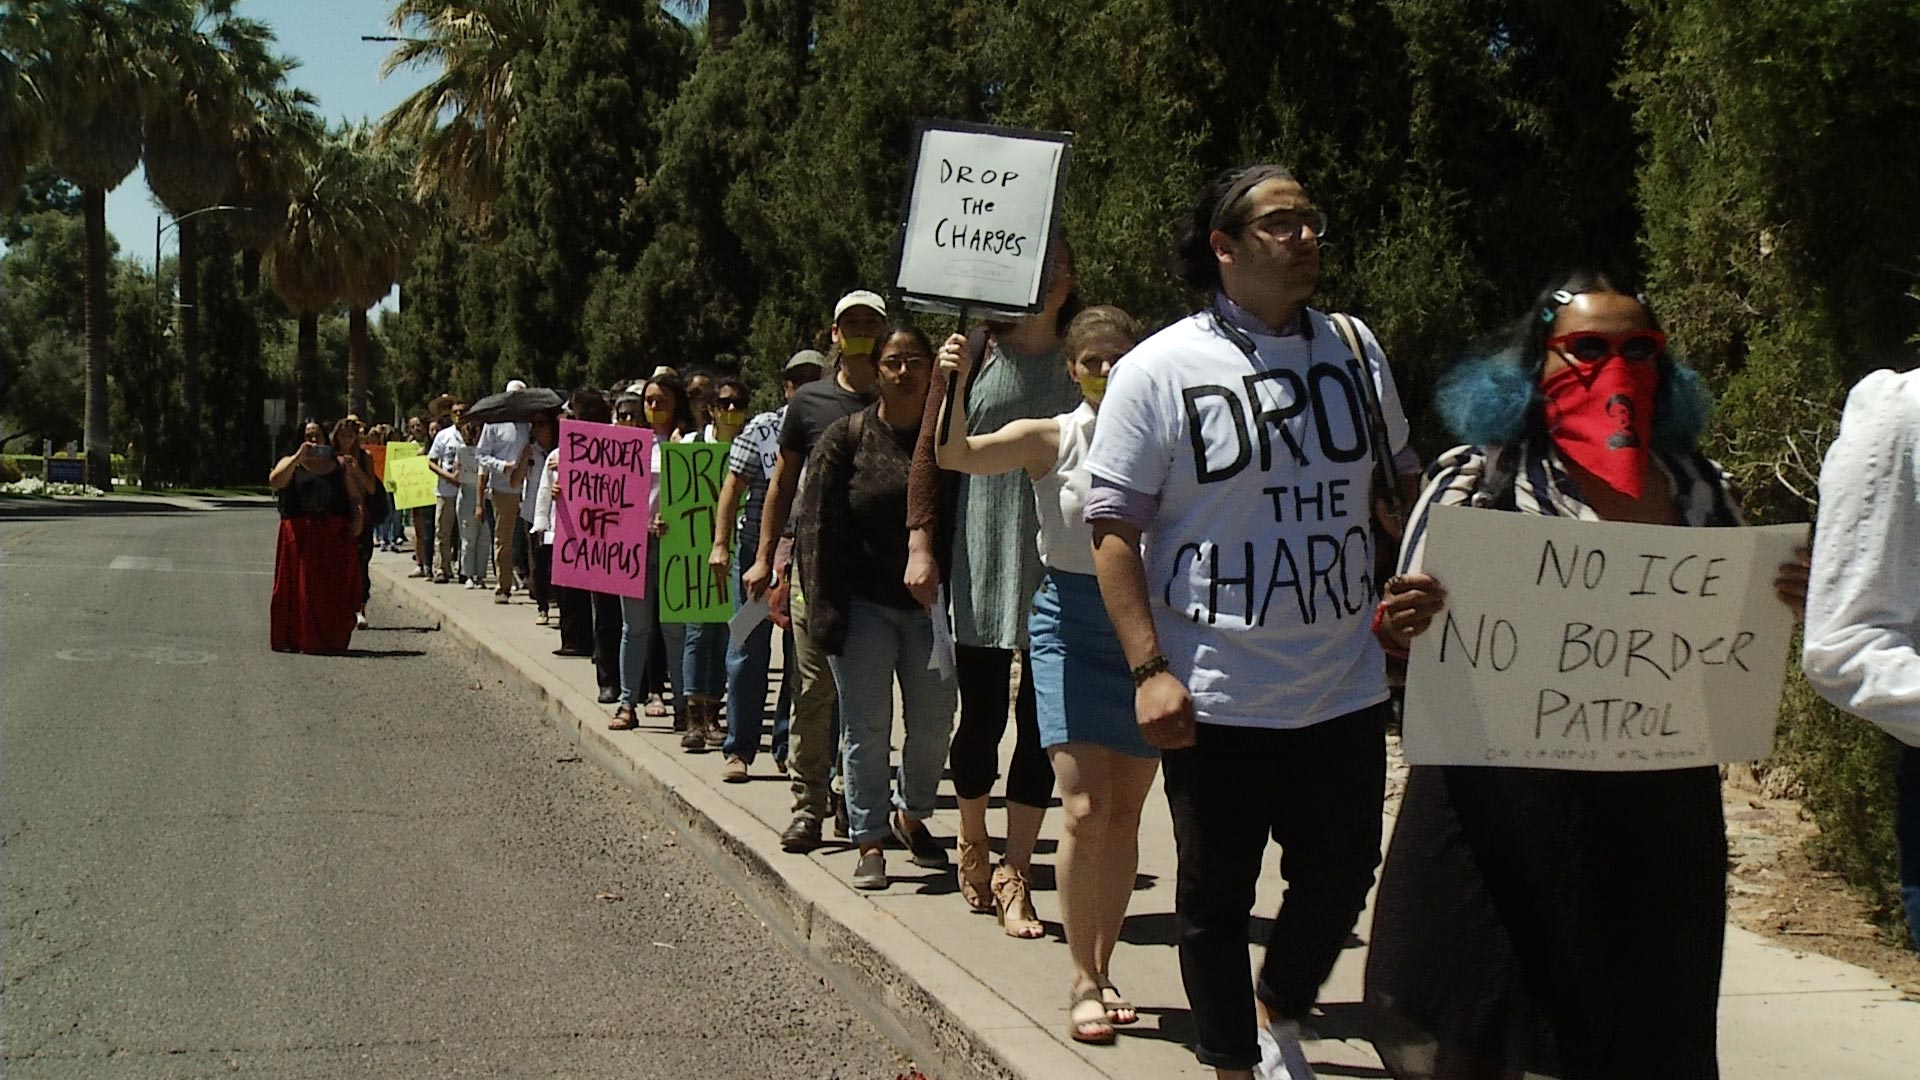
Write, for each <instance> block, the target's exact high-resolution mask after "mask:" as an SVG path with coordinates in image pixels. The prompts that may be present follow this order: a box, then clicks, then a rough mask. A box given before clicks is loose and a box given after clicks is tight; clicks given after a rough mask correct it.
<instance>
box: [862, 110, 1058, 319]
mask: <svg viewBox="0 0 1920 1080" xmlns="http://www.w3.org/2000/svg"><path fill="white" fill-rule="evenodd" d="M1071 143H1072V136H1071V135H1068V134H1066V133H1065V132H1051V131H1022V130H1020V129H1017V128H1002V127H989V126H986V125H983V124H963V123H957V122H949V121H932V120H926V121H921V123H920V125H919V127H918V128H917V129H916V131H915V133H914V161H913V168H912V170H911V171H910V172H909V173H908V176H907V183H908V187H907V207H906V227H905V229H904V230H902V233H901V238H900V274H899V277H898V278H897V279H896V280H895V282H894V284H895V287H896V288H897V289H898V291H899V292H900V293H901V295H902V296H904V297H905V298H906V299H907V301H908V303H910V304H913V305H914V306H916V307H926V308H935V309H944V310H952V309H959V308H978V309H988V310H993V311H1000V312H1034V311H1038V310H1040V307H1041V303H1042V300H1043V299H1044V295H1043V293H1042V289H1044V288H1045V284H1044V282H1045V278H1046V273H1047V248H1048V245H1049V243H1050V242H1051V241H1052V239H1053V233H1054V229H1055V227H1056V225H1057V224H1058V221H1059V215H1060V200H1061V195H1062V194H1063V192H1064V191H1065V189H1066V178H1067V159H1068V156H1069V149H1070V146H1071Z"/></svg>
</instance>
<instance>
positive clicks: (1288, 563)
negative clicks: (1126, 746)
mask: <svg viewBox="0 0 1920 1080" xmlns="http://www.w3.org/2000/svg"><path fill="white" fill-rule="evenodd" d="M1325 221H1326V219H1325V216H1324V215H1323V214H1321V213H1320V211H1319V210H1317V209H1315V208H1314V206H1313V203H1312V200H1311V199H1310V198H1309V196H1308V195H1307V192H1306V190H1305V189H1304V188H1303V187H1302V186H1301V185H1300V183H1299V182H1298V181H1296V180H1295V179H1294V178H1293V177H1292V175H1291V174H1289V173H1288V172H1287V171H1286V170H1284V169H1282V168H1280V167H1278V166H1271V165H1267V166H1255V167H1252V168H1248V169H1238V170H1233V171H1230V172H1227V173H1223V174H1222V175H1221V176H1219V177H1216V178H1215V179H1214V181H1213V182H1212V183H1210V184H1209V185H1208V186H1207V187H1206V188H1205V189H1204V190H1203V191H1202V192H1201V195H1200V198H1199V200H1198V203H1197V205H1196V206H1195V207H1194V209H1193V211H1192V216H1191V218H1190V219H1189V221H1188V222H1187V223H1186V224H1185V227H1184V229H1183V234H1182V238H1181V245H1180V248H1179V264H1180V266H1179V268H1180V270H1181V273H1182V276H1183V277H1185V278H1186V280H1187V282H1188V284H1189V285H1191V286H1193V287H1194V288H1195V289H1196V290H1197V291H1199V292H1201V293H1203V294H1206V295H1207V296H1208V303H1207V306H1206V307H1204V308H1203V309H1201V310H1200V311H1199V312H1198V313H1196V314H1194V315H1191V316H1188V317H1187V318H1185V319H1181V320H1179V321H1178V322H1175V323H1173V324H1172V325H1170V326H1168V327H1167V328H1165V329H1164V330H1161V331H1160V332H1159V333H1157V334H1155V335H1154V336H1152V337H1150V338H1148V339H1147V340H1146V341H1144V342H1142V343H1141V344H1140V345H1138V346H1137V347H1135V348H1134V350H1133V351H1132V352H1130V353H1128V354H1127V357H1126V360H1125V362H1123V363H1121V364H1119V365H1118V366H1116V367H1115V368H1114V371H1113V374H1112V376H1111V380H1110V381H1109V383H1108V386H1107V394H1106V397H1105V399H1104V400H1103V401H1102V402H1101V407H1100V424H1099V427H1098V428H1097V429H1096V430H1095V433H1094V438H1093V446H1092V449H1091V451H1090V453H1089V457H1088V459H1087V467H1088V469H1089V471H1090V472H1091V473H1092V474H1093V478H1094V486H1093V490H1092V492H1091V495H1090V497H1089V500H1088V504H1087V510H1086V516H1087V520H1088V522H1089V523H1091V525H1092V526H1093V534H1094V560H1095V566H1096V568H1097V570H1098V574H1099V578H1100V590H1101V594H1102V596H1103V598H1104V599H1105V601H1106V605H1107V610H1108V612H1109V613H1110V614H1111V615H1112V617H1113V624H1114V629H1115V631H1116V633H1117V634H1118V635H1119V638H1120V643H1121V645H1122V647H1123V648H1124V649H1125V650H1126V655H1127V663H1128V664H1129V665H1132V666H1133V669H1134V682H1135V685H1136V686H1137V687H1138V689H1137V691H1136V695H1135V713H1136V718H1137V720H1138V721H1139V723H1140V726H1141V729H1142V733H1143V734H1144V735H1146V737H1147V739H1148V741H1150V742H1152V743H1153V744H1154V745H1156V746H1159V747H1160V748H1161V749H1162V750H1163V751H1165V754H1164V756H1163V758H1162V762H1163V765H1164V768H1165V770H1166V792H1167V801H1168V804H1169V805H1170V807H1171V809H1172V812H1173V819H1174V839H1175V843H1176V845H1177V847H1178V851H1179V878H1178V884H1177V887H1176V890H1175V910H1176V918H1177V920H1178V929H1179V947H1180V968H1181V973H1182V975H1183V978H1184V981H1185V984H1186V990H1187V997H1188V1000H1189V1001H1190V1002H1191V1004H1192V1006H1193V1016H1194V1023H1195V1028H1196V1032H1197V1035H1198V1038H1197V1040H1196V1042H1197V1046H1196V1054H1197V1056H1198V1057H1199V1059H1200V1061H1201V1062H1202V1063H1203V1064H1207V1065H1211V1066H1213V1067H1214V1068H1215V1069H1216V1070H1217V1071H1218V1072H1219V1075H1220V1076H1222V1077H1240V1076H1251V1075H1252V1072H1251V1070H1252V1069H1253V1068H1254V1067H1255V1065H1256V1063H1259V1065H1260V1068H1261V1069H1262V1070H1263V1072H1262V1075H1265V1076H1283V1075H1291V1076H1293V1077H1295V1078H1298V1077H1300V1076H1302V1075H1311V1070H1310V1068H1309V1067H1308V1066H1307V1065H1306V1061H1305V1058H1304V1056H1303V1055H1302V1054H1301V1052H1300V1048H1299V1042H1298V1031H1299V1027H1298V1022H1299V1020H1300V1019H1301V1018H1303V1017H1304V1016H1305V1015H1306V1014H1307V1013H1308V1012H1309V1011H1310V1010H1311V1009H1312V1007H1313V1004H1314V1001H1315V999H1316V997H1317V995H1318V993H1319V988H1320V984H1321V983H1322V982H1324V981H1325V980H1326V977H1327V975H1328V973H1329V972H1330V971H1331V970H1332V968H1333V963H1334V960H1335V959H1336V958H1337V957H1338V956H1339V954H1340V950H1341V949H1342V948H1343V947H1344V946H1345V944H1346V940H1347V937H1348V935H1349V933H1350V932H1351V931H1352V928H1353V924H1354V920H1355V919H1356V918H1358V916H1359V914H1360V910H1361V908H1362V906H1363V905H1364V903H1365V901H1366V895H1367V890H1368V889H1369V888H1370V887H1371V886H1372V884H1373V871H1374V867H1375V866H1376V865H1377V864H1378V862H1379V857H1380V823H1381V803H1382V797H1383V792H1384V790H1385V780H1386V746H1385V739H1386V731H1385V729H1386V720H1387V715H1388V710H1389V705H1388V703H1387V681H1386V670H1385V657H1384V655H1383V654H1382V653H1381V651H1380V647H1379V645H1378V644H1377V643H1376V642H1375V641H1374V638H1373V634H1372V633H1371V631H1370V621H1371V618H1372V615H1373V611H1374V605H1375V602H1376V600H1377V598H1378V595H1377V594H1378V588H1377V583H1376V582H1375V581H1374V580H1373V578H1374V559H1373V549H1374V534H1373V531H1372V526H1373V520H1374V516H1375V512H1374V505H1375V495H1376V492H1374V490H1373V486H1374V485H1373V476H1374V473H1375V468H1376V465H1375V463H1376V460H1377V458H1378V457H1379V456H1380V453H1379V451H1377V450H1376V449H1375V448H1376V446H1379V445H1381V444H1385V445H1387V446H1390V447H1391V448H1392V451H1393V452H1395V454H1394V456H1395V459H1396V462H1397V464H1398V468H1397V469H1396V470H1395V475H1396V476H1397V475H1399V474H1400V473H1402V472H1407V471H1411V472H1413V473H1417V472H1418V468H1419V462H1418V459H1417V458H1411V456H1410V455H1407V454H1405V453H1404V452H1403V451H1404V448H1405V446H1406V443H1407V423H1406V418H1405V416H1404V415H1403V414H1402V412H1401V408H1400V400H1399V394H1398V392H1397V390H1396V389H1395V387H1394V383H1393V378H1392V375H1391V374H1390V373H1389V371H1388V369H1387V363H1386V357H1385V355H1384V354H1383V353H1382V351H1381V349H1380V346H1379V344H1378V342H1376V341H1375V340H1374V339H1373V336H1372V334H1371V332H1369V331H1368V330H1367V329H1366V328H1365V327H1364V326H1360V325H1359V324H1357V323H1356V324H1355V329H1356V331H1357V336H1358V338H1359V341H1360V344H1361V349H1360V351H1361V352H1362V353H1363V354H1365V355H1364V356H1362V357H1355V356H1354V355H1353V354H1352V352H1351V351H1349V350H1348V348H1347V347H1346V346H1345V345H1344V344H1342V342H1341V339H1340V337H1339V335H1338V334H1337V333H1336V332H1335V330H1334V328H1333V326H1332V324H1331V323H1330V322H1329V320H1328V317H1327V316H1326V315H1324V314H1322V313H1320V312H1317V311H1313V310H1311V309H1309V308H1308V307H1307V306H1306V301H1307V298H1308V297H1309V296H1311V295H1312V293H1313V290H1314V287H1315V285H1316V283H1317V280H1318V277H1319V267H1320V261H1319V241H1320V237H1321V235H1322V234H1323V232H1324V229H1325ZM1363 379H1365V380H1367V381H1368V383H1370V384H1371V392H1369V387H1368V386H1367V385H1366V384H1363V383H1362V380H1363ZM1376 416H1378V417H1379V418H1380V419H1379V420H1378V421H1375V420H1374V419H1372V418H1373V417H1376ZM1412 479H1413V478H1412V477H1409V478H1408V480H1409V482H1411V480H1412ZM1269 838H1271V839H1272V840H1275V841H1278V842H1279V843H1280V844H1281V846H1282V847H1283V848H1284V850H1285V855H1284V857H1283V859H1282V861H1281V869H1282V872H1283V873H1284V874H1285V876H1286V879H1287V893H1286V900H1285V902H1284V904H1283V905H1282V906H1281V909H1280V911H1279V913H1278V915H1277V916H1276V917H1275V918H1274V921H1273V926H1272V929H1271V931H1270V933H1269V935H1268V940H1267V950H1266V959H1265V962H1264V964H1263V966H1262V969H1261V974H1260V979H1259V982H1258V985H1257V987H1254V988H1252V989H1253V991H1254V992H1252V993H1250V992H1249V989H1250V988H1249V986H1248V980H1247V974H1246V972H1247V968H1246V957H1247V954H1246V945H1247V941H1246V928H1247V916H1248V914H1249V911H1250V909H1251V907H1252V904H1253V898H1254V887H1255V884H1256V883H1257V882H1258V880H1259V877H1260V865H1261V862H1262V860H1263V859H1264V857H1265V854H1266V845H1267V843H1268V840H1269ZM1256 1001H1257V1004H1256ZM1256 1010H1257V1011H1258V1021H1257V1022H1256ZM1285 1066H1290V1067H1291V1070H1292V1071H1291V1072H1290V1073H1289V1072H1286V1071H1283V1067H1285Z"/></svg>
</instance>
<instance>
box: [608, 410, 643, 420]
mask: <svg viewBox="0 0 1920 1080" xmlns="http://www.w3.org/2000/svg"><path fill="white" fill-rule="evenodd" d="M639 415H640V414H639V413H637V412H634V411H633V410H632V409H621V410H620V411H619V412H616V413H614V414H613V418H614V419H615V420H632V419H635V418H637V417H638V416H639Z"/></svg>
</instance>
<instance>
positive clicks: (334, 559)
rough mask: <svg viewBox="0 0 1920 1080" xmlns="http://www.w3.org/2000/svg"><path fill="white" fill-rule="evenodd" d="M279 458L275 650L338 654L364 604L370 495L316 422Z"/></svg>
mask: <svg viewBox="0 0 1920 1080" xmlns="http://www.w3.org/2000/svg"><path fill="white" fill-rule="evenodd" d="M300 433H301V441H300V445H299V446H297V447H295V448H294V450H293V452H292V453H290V454H288V455H286V456H285V457H283V458H281V459H280V460H279V461H278V462H277V463H275V465H274V467H273V469H272V471H270V472H269V473H268V474H267V483H268V485H270V486H271V487H272V488H273V490H274V494H275V499H276V502H277V503H278V505H279V509H280V534H279V539H278V541H277V542H276V548H275V552H274V560H273V604H272V608H271V612H270V615H269V623H268V625H269V631H268V632H269V640H270V643H271V645H272V646H273V650H274V651H275V652H299V653H337V652H342V651H344V650H345V649H346V647H347V643H348V642H350V641H351V640H353V630H354V613H355V612H356V611H357V610H358V609H359V606H360V553H359V550H358V548H357V545H356V543H355V538H356V537H358V536H359V535H360V532H361V530H362V528H363V527H364V526H365V523H366V519H365V513H366V512H365V509H364V499H365V492H364V491H363V490H362V489H361V487H360V484H359V482H358V480H357V479H356V476H355V470H353V469H351V468H347V467H343V466H342V465H341V463H340V461H339V460H338V459H337V458H336V457H335V456H334V450H333V447H332V446H330V445H328V443H327V436H326V429H325V428H323V427H322V426H321V425H320V421H318V420H308V421H307V422H306V423H304V424H302V425H301V427H300Z"/></svg>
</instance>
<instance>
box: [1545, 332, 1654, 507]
mask: <svg viewBox="0 0 1920 1080" xmlns="http://www.w3.org/2000/svg"><path fill="white" fill-rule="evenodd" d="M1659 386H1660V369H1659V367H1658V366H1657V365H1655V364H1652V363H1649V362H1647V361H1643V360H1642V361H1636V360H1626V359H1622V358H1621V357H1618V356H1614V357H1609V358H1607V359H1605V360H1602V361H1600V362H1599V363H1597V364H1575V365H1572V366H1570V367H1568V368H1566V369H1565V370H1563V371H1561V372H1560V373H1559V374H1557V375H1554V376H1553V377H1551V378H1549V379H1547V380H1546V381H1545V382H1543V383H1541V384H1540V393H1541V394H1542V396H1544V397H1545V398H1546V401H1547V432H1548V433H1549V434H1550V435H1552V437H1553V443H1554V445H1555V446H1557V447H1559V448H1560V452H1561V453H1563V454H1565V455H1567V456H1568V457H1570V458H1572V459H1573V460H1574V461H1576V462H1578V463H1579V464H1580V466H1581V467H1582V468H1584V469H1586V470H1587V471H1588V472H1591V473H1593V474H1594V475H1595V476H1598V477H1599V478H1600V479H1601V480H1602V481H1604V482H1605V483H1606V485H1607V486H1608V487H1610V488H1612V489H1613V490H1615V491H1617V492H1619V493H1621V494H1622V495H1625V496H1627V497H1628V498H1632V499H1637V498H1639V497H1640V492H1641V491H1642V490H1643V489H1644V488H1645V486H1646V477H1647V458H1648V456H1649V455H1650V453H1651V452H1652V447H1653V395H1654V391H1655V390H1656V389H1658V388H1659Z"/></svg>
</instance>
